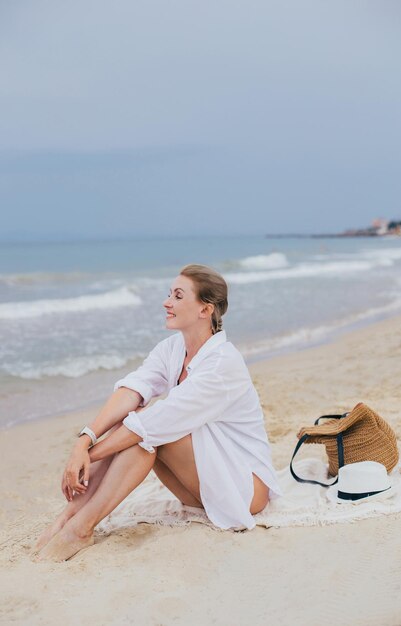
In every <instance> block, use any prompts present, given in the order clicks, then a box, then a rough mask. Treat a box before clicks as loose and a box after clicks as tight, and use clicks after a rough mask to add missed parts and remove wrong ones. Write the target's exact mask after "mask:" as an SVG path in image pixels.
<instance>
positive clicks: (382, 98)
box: [0, 0, 401, 241]
mask: <svg viewBox="0 0 401 626" xmlns="http://www.w3.org/2000/svg"><path fill="white" fill-rule="evenodd" d="M400 59H401V4H400V3H399V2H398V1H396V0H380V1H379V0H376V1H375V2H372V1H370V0H363V1H362V0H361V1H357V0H352V1H350V0H336V2H329V1H325V0H319V1H311V0H302V2H300V1H299V0H293V1H288V0H278V1H275V2H271V1H269V0H261V1H259V0H255V1H254V0H247V2H245V1H242V2H238V1H235V0H229V1H228V0H213V1H210V0H203V1H202V2H192V1H191V0H185V1H184V0H146V1H145V0H143V1H136V0H115V1H114V2H110V1H109V0H108V1H105V0H85V1H84V2H82V0H80V1H79V2H78V1H77V0H70V1H69V2H65V1H61V0H35V2H31V1H28V0H13V2H7V1H5V0H0V240H2V241H7V240H34V241H35V240H39V241H40V240H58V239H80V238H84V239H87V238H91V239H92V238H93V239H95V238H105V237H107V238H129V237H138V236H150V235H153V234H155V235H158V236H172V235H179V236H185V235H197V234H199V235H203V234H215V235H224V234H226V235H237V234H261V233H273V234H274V233H294V232H298V233H308V232H311V233H326V232H336V231H341V230H343V229H345V228H348V227H358V226H364V225H367V224H369V223H370V222H371V220H372V219H373V218H375V217H378V216H383V217H387V218H398V219H401V199H400V196H401V176H400V164H401V158H400V157H401V122H400V110H401V108H400V105H401V80H400V78H401V77H400V67H401V61H400Z"/></svg>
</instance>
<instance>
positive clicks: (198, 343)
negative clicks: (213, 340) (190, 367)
mask: <svg viewBox="0 0 401 626" xmlns="http://www.w3.org/2000/svg"><path fill="white" fill-rule="evenodd" d="M182 334H183V335H184V342H185V349H186V358H187V360H188V361H191V360H192V359H193V357H194V356H195V354H196V353H197V352H198V351H199V350H200V348H201V347H202V346H203V344H205V343H206V342H207V341H208V339H210V337H212V336H213V333H212V331H211V330H210V328H207V329H205V330H204V331H203V332H202V331H198V332H196V333H185V332H183V333H182Z"/></svg>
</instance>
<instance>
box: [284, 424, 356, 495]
mask: <svg viewBox="0 0 401 626" xmlns="http://www.w3.org/2000/svg"><path fill="white" fill-rule="evenodd" d="M347 415H348V413H344V414H343V415H322V416H321V417H318V419H317V420H316V421H315V426H316V425H317V424H318V423H319V420H321V419H341V418H342V417H346V416H347ZM308 437H309V435H303V436H302V437H301V438H300V440H299V441H298V443H297V445H296V446H295V450H294V454H293V455H292V459H291V461H290V472H291V474H292V476H293V478H295V480H297V481H298V482H299V483H310V484H311V485H320V486H321V487H331V486H332V485H335V484H336V482H337V481H338V476H337V478H336V479H335V480H334V481H333V482H332V483H328V484H327V483H321V482H319V481H318V480H311V479H308V478H301V477H300V476H298V474H296V473H295V470H294V468H293V465H292V462H293V460H294V457H295V455H296V454H297V452H298V450H299V448H300V447H301V446H302V444H303V443H305V441H306V440H307V439H308ZM336 439H337V453H338V467H339V468H340V467H342V466H343V465H344V443H343V434H342V433H338V435H336Z"/></svg>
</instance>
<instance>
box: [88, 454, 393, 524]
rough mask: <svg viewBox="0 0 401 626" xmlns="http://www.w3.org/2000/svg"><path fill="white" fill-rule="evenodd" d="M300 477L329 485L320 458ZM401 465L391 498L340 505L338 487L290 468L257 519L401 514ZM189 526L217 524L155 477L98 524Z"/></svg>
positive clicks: (310, 520) (305, 464) (298, 466)
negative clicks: (298, 477)
mask: <svg viewBox="0 0 401 626" xmlns="http://www.w3.org/2000/svg"><path fill="white" fill-rule="evenodd" d="M294 468H295V470H296V472H297V474H299V475H301V476H302V477H304V478H311V479H314V480H320V481H322V482H325V481H327V465H326V464H325V463H323V462H322V461H321V460H319V459H316V458H311V459H303V460H302V461H299V462H297V463H295V464H294ZM400 469H401V465H397V467H395V468H394V470H393V471H392V472H391V474H390V480H391V485H392V488H391V496H390V497H388V494H386V496H387V497H383V500H382V501H381V500H380V499H375V500H367V501H364V502H358V503H354V502H344V503H341V504H339V503H337V502H336V499H335V498H336V495H337V488H336V486H333V487H330V488H329V489H326V488H324V487H320V486H318V485H309V484H303V483H298V482H296V481H295V480H294V478H293V477H292V476H291V474H290V470H289V467H286V468H284V469H282V470H280V471H279V472H277V475H278V479H279V482H280V485H281V487H282V490H283V493H284V495H283V496H282V497H280V498H274V499H272V500H271V502H269V504H268V505H267V506H266V508H265V509H264V510H263V511H262V512H261V513H258V514H257V515H255V522H256V524H257V525H258V526H264V527H266V528H269V527H272V526H273V527H276V528H280V527H285V526H317V525H324V524H336V523H341V522H351V521H353V520H359V519H365V518H368V517H379V516H380V515H390V514H393V513H399V512H401V474H400ZM190 522H199V523H202V524H207V525H209V526H211V527H213V528H216V527H215V526H213V524H212V523H211V522H210V520H209V519H208V518H207V516H206V513H205V512H204V511H203V509H198V508H195V507H190V506H184V505H183V504H181V502H179V500H178V499H177V498H175V497H174V496H173V494H172V493H171V492H170V491H169V490H168V489H167V488H166V487H164V485H162V484H161V482H160V481H159V479H158V478H157V477H156V476H155V475H154V474H153V473H152V474H150V475H149V476H148V478H147V479H146V480H145V481H144V482H143V483H142V484H141V485H139V487H138V488H137V489H135V491H133V492H132V494H130V495H129V496H128V497H127V498H126V499H125V500H124V501H123V502H122V503H121V504H120V505H119V506H118V507H117V508H116V509H115V510H114V511H113V513H111V514H110V515H109V516H108V517H106V518H105V519H104V520H103V521H102V522H101V523H100V524H99V526H98V530H99V531H100V532H101V533H109V532H111V531H113V530H116V529H118V528H125V527H128V526H136V525H137V524H140V523H148V524H163V525H168V526H174V525H184V524H189V523H190Z"/></svg>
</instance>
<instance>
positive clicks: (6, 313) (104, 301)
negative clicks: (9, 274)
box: [0, 287, 142, 320]
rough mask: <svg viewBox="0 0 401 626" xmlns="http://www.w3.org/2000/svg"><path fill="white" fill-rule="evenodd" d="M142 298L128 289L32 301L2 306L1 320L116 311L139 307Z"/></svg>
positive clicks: (0, 308)
mask: <svg viewBox="0 0 401 626" xmlns="http://www.w3.org/2000/svg"><path fill="white" fill-rule="evenodd" d="M140 304H142V300H141V298H140V297H139V296H138V295H136V294H135V293H133V292H132V290H130V289H129V288H127V287H121V288H120V289H115V290H113V291H107V292H106V293H99V294H93V295H85V296H78V297H75V298H61V299H54V300H30V301H27V302H6V303H4V304H0V319H3V320H7V319H25V318H30V317H41V316H42V315H49V314H52V313H81V312H85V311H91V310H94V309H95V310H99V309H115V308H119V307H124V306H139V305H140Z"/></svg>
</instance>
